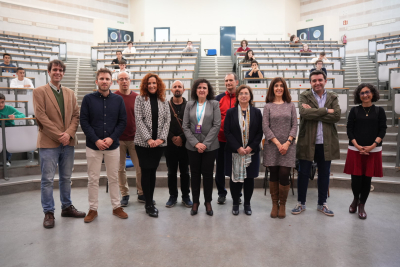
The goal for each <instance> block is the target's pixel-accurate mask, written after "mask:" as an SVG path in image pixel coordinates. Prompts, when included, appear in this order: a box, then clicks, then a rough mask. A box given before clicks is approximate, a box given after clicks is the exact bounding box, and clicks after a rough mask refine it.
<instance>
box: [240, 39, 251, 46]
mask: <svg viewBox="0 0 400 267" xmlns="http://www.w3.org/2000/svg"><path fill="white" fill-rule="evenodd" d="M243 42H245V43H246V46H248V45H249V42H247V41H246V40H242V41H241V42H240V46H242V44H243Z"/></svg>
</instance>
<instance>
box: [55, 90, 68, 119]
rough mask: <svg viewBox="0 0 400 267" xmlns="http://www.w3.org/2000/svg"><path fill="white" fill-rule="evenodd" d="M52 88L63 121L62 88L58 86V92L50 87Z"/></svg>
mask: <svg viewBox="0 0 400 267" xmlns="http://www.w3.org/2000/svg"><path fill="white" fill-rule="evenodd" d="M52 90H53V93H54V96H55V97H56V100H57V103H58V107H59V108H60V111H61V117H62V119H63V122H65V111H64V95H63V92H62V89H61V88H60V93H57V92H56V91H55V90H54V89H52Z"/></svg>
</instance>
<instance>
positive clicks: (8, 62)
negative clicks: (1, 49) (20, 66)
mask: <svg viewBox="0 0 400 267" xmlns="http://www.w3.org/2000/svg"><path fill="white" fill-rule="evenodd" d="M3 61H4V62H3V63H1V64H0V67H2V70H3V71H2V72H11V73H15V69H7V68H4V67H13V68H15V67H16V66H14V65H13V64H11V55H10V54H8V53H4V54H3Z"/></svg>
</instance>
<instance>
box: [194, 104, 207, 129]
mask: <svg viewBox="0 0 400 267" xmlns="http://www.w3.org/2000/svg"><path fill="white" fill-rule="evenodd" d="M205 103H206V102H204V103H203V108H202V109H201V113H200V111H199V102H196V111H197V112H196V117H197V123H198V124H199V123H200V120H201V116H202V115H203V111H204V107H205Z"/></svg>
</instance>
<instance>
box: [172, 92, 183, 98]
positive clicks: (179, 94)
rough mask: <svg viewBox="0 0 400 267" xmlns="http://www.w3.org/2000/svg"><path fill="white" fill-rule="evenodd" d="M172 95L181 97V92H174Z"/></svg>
mask: <svg viewBox="0 0 400 267" xmlns="http://www.w3.org/2000/svg"><path fill="white" fill-rule="evenodd" d="M174 97H177V98H179V97H182V93H181V92H175V94H174Z"/></svg>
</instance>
